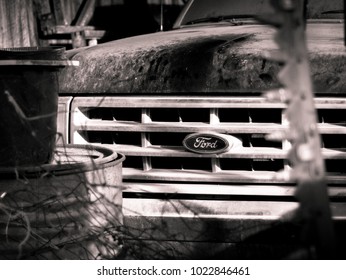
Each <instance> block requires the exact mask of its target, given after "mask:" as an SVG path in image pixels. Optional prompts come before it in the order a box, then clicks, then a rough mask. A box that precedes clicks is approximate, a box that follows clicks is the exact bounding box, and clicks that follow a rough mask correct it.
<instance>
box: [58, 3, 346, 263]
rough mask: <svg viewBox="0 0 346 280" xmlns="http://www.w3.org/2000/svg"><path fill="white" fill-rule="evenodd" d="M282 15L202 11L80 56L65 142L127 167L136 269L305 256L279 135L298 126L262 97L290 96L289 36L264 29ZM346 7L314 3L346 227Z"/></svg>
mask: <svg viewBox="0 0 346 280" xmlns="http://www.w3.org/2000/svg"><path fill="white" fill-rule="evenodd" d="M270 9H271V8H270V5H269V3H268V2H267V1H243V0H242V1H229V0H227V1H221V0H219V1H212V0H209V1H207V0H195V1H189V2H188V3H187V4H186V7H185V9H184V10H183V11H182V13H181V16H180V17H179V18H178V19H177V22H176V24H175V26H174V29H173V30H170V31H166V32H157V33H153V34H147V35H141V36H136V37H130V38H125V39H121V40H116V41H112V42H108V43H104V44H100V45H97V46H93V47H86V48H80V49H75V50H72V51H70V52H69V56H70V58H73V60H78V61H79V63H80V66H79V67H73V68H66V69H64V70H63V71H62V73H61V75H60V98H59V115H58V130H59V132H60V133H62V135H63V137H64V141H65V143H70V144H87V143H88V144H98V145H104V146H105V147H111V148H112V149H115V150H116V151H117V152H119V153H122V154H124V155H125V156H126V160H125V162H124V164H123V185H124V191H123V212H124V225H125V227H126V228H127V229H129V231H128V232H127V236H126V237H125V239H126V242H127V244H130V245H131V246H130V247H131V248H133V250H132V251H131V252H132V253H131V254H133V255H132V256H133V257H134V258H243V259H267V258H270V259H273V258H274V259H276V258H279V259H281V258H290V257H291V258H299V257H302V255H304V254H302V255H299V252H301V250H302V248H304V244H302V242H301V240H300V235H299V234H298V233H297V232H299V226H297V224H295V223H291V222H289V221H290V217H292V215H293V214H292V213H294V212H295V211H296V210H297V208H298V207H299V203H298V202H297V200H296V199H295V197H294V192H295V188H296V186H295V183H294V180H292V178H290V177H289V176H288V175H287V174H288V173H287V172H286V170H288V169H289V168H290V166H289V163H288V162H287V160H286V157H287V150H288V145H287V141H281V142H275V141H271V140H268V139H267V138H266V137H265V136H266V135H267V134H269V133H272V132H277V131H283V130H284V129H285V127H286V126H287V123H286V120H285V117H284V115H283V110H284V108H285V106H286V105H285V104H284V103H283V102H269V101H268V100H266V98H264V97H263V95H262V93H263V92H264V91H266V90H269V89H273V88H276V87H278V86H280V83H279V81H278V79H277V74H278V72H279V68H280V64H279V63H276V62H273V61H270V60H268V59H266V58H265V55H264V54H265V53H266V52H273V51H275V50H276V49H277V46H276V45H275V43H274V41H273V36H274V32H275V30H274V28H272V27H269V26H267V25H264V24H260V23H258V22H257V21H256V20H255V19H254V16H255V15H257V14H258V13H260V14H261V13H263V14H265V13H267V12H270ZM342 9H343V7H342V1H308V4H307V11H306V14H307V17H308V19H307V26H306V34H307V45H308V49H309V58H310V66H311V77H312V81H313V86H314V91H315V93H316V97H315V106H316V109H317V111H318V122H319V123H318V127H319V130H320V133H321V137H322V143H323V148H322V153H323V157H324V158H325V163H326V169H327V181H328V193H329V197H330V201H331V202H330V207H331V210H332V216H333V221H335V223H336V224H337V227H340V228H343V223H342V221H344V220H345V217H346V215H345V213H346V212H345V211H346V203H345V202H346V200H345V199H346V197H345V194H346V188H345V182H346V172H345V171H346V168H345V166H346V165H345V163H346V150H345V147H346V136H345V134H346V128H345V123H346V114H345V109H346V95H345V93H346V71H345V70H346V69H345V68H346V56H345V47H344V29H343V27H344V25H343V14H340V10H342ZM340 15H341V18H340ZM195 135H197V137H198V136H200V137H202V138H203V137H204V138H208V139H209V138H210V139H212V140H213V139H214V138H213V137H218V136H220V135H221V138H222V139H227V140H226V142H227V145H226V146H227V147H226V148H225V149H223V150H218V149H216V150H213V149H212V147H211V145H212V143H213V142H212V141H211V142H210V140H209V148H210V149H209V150H208V152H198V151H197V152H196V151H193V149H192V150H191V149H189V146H188V144H186V141H187V139H189V138H191V137H194V136H195ZM214 140H215V139H214ZM338 232H341V231H338ZM342 232H343V231H342ZM339 235H341V234H339ZM339 235H338V237H337V238H338V242H340V243H339V244H340V246H339V248H338V249H339V250H340V252H344V250H345V248H346V246H345V242H343V241H342V239H343V238H341V237H340V236H339ZM297 252H298V253H297ZM304 256H305V257H306V256H307V255H306V254H305V255H304ZM343 256H344V255H343Z"/></svg>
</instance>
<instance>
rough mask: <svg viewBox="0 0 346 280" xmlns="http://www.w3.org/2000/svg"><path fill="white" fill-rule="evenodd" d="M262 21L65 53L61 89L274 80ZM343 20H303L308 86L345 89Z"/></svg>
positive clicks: (218, 86) (205, 86)
mask: <svg viewBox="0 0 346 280" xmlns="http://www.w3.org/2000/svg"><path fill="white" fill-rule="evenodd" d="M272 36H273V30H272V28H270V27H266V26H262V25H243V26H229V25H224V24H219V25H217V24H216V25H215V26H205V27H199V28H185V29H180V30H175V31H169V32H159V33H154V34H148V35H142V36H137V37H131V38H126V39H122V40H117V41H113V42H109V43H105V44H101V45H98V46H94V47H89V48H81V49H80V50H73V51H72V52H71V54H70V56H71V57H70V58H72V57H73V60H79V61H80V67H77V68H73V69H72V68H68V69H64V70H63V71H62V73H61V76H60V92H62V93H76V94H78V93H83V94H85V93H139V92H151V93H154V92H158V93H162V92H165V93H169V92H175V93H177V92H182V93H184V92H189V91H198V92H200V91H202V92H208V91H209V92H210V91H219V90H245V91H257V90H258V91H262V90H265V89H269V88H273V87H276V86H278V85H279V83H278V81H277V80H276V78H275V77H276V74H277V73H278V71H279V64H278V63H275V62H269V61H267V60H266V59H264V58H263V53H264V52H266V51H271V50H273V49H276V46H275V45H274V44H273V42H272V41H271V38H272ZM342 36H343V25H342V24H339V23H333V24H329V23H324V24H317V23H314V24H310V25H309V26H308V46H309V50H310V60H311V68H312V79H313V81H314V86H315V90H316V91H323V92H325V91H328V92H345V90H346V84H345V83H346V77H345V75H346V74H345V73H346V71H345V70H346V69H345V68H346V56H345V54H344V46H343V39H342V38H343V37H342Z"/></svg>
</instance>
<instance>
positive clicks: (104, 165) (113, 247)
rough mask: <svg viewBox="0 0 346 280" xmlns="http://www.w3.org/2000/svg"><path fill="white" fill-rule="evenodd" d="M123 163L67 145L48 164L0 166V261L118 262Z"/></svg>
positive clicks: (109, 154)
mask: <svg viewBox="0 0 346 280" xmlns="http://www.w3.org/2000/svg"><path fill="white" fill-rule="evenodd" d="M124 159H125V157H124V156H123V155H122V154H118V153H116V152H114V151H112V150H110V149H106V148H102V147H94V146H93V147H90V146H82V145H81V146H78V145H67V146H65V147H62V146H58V147H57V149H56V150H55V152H54V156H53V162H52V163H50V164H45V165H41V166H36V167H22V168H16V170H15V169H13V168H0V178H1V179H0V259H39V260H42V259H49V260H50V259H54V260H55V259H67V260H74V259H88V260H90V259H114V258H117V256H118V255H119V254H120V253H121V248H122V246H121V226H122V224H123V213H122V162H123V160H124Z"/></svg>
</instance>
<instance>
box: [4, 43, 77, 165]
mask: <svg viewBox="0 0 346 280" xmlns="http://www.w3.org/2000/svg"><path fill="white" fill-rule="evenodd" d="M70 64H71V63H69V61H67V59H66V58H65V48H54V47H27V48H5V49H0V104H1V109H0V119H1V122H0V131H1V136H0V166H28V165H40V164H44V163H49V161H50V160H51V158H52V153H53V151H54V147H55V139H56V133H57V120H56V119H57V106H58V89H59V86H58V71H59V69H60V68H61V67H64V66H67V65H70Z"/></svg>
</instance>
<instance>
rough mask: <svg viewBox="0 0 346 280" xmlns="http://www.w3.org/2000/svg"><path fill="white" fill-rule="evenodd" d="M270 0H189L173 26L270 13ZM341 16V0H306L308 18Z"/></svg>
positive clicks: (252, 16) (271, 10) (254, 16)
mask: <svg viewBox="0 0 346 280" xmlns="http://www.w3.org/2000/svg"><path fill="white" fill-rule="evenodd" d="M272 12H273V8H272V7H271V5H270V0H190V1H189V2H188V3H187V4H186V6H185V8H184V10H183V11H182V13H181V15H180V16H179V17H178V19H177V21H176V23H175V25H174V27H175V28H179V27H181V26H184V25H191V24H198V23H206V22H220V21H229V20H231V19H232V18H235V19H239V18H256V17H257V16H258V15H263V14H271V13H272ZM336 14H337V15H338V17H341V18H343V0H307V2H306V15H307V18H308V19H319V18H336Z"/></svg>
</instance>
